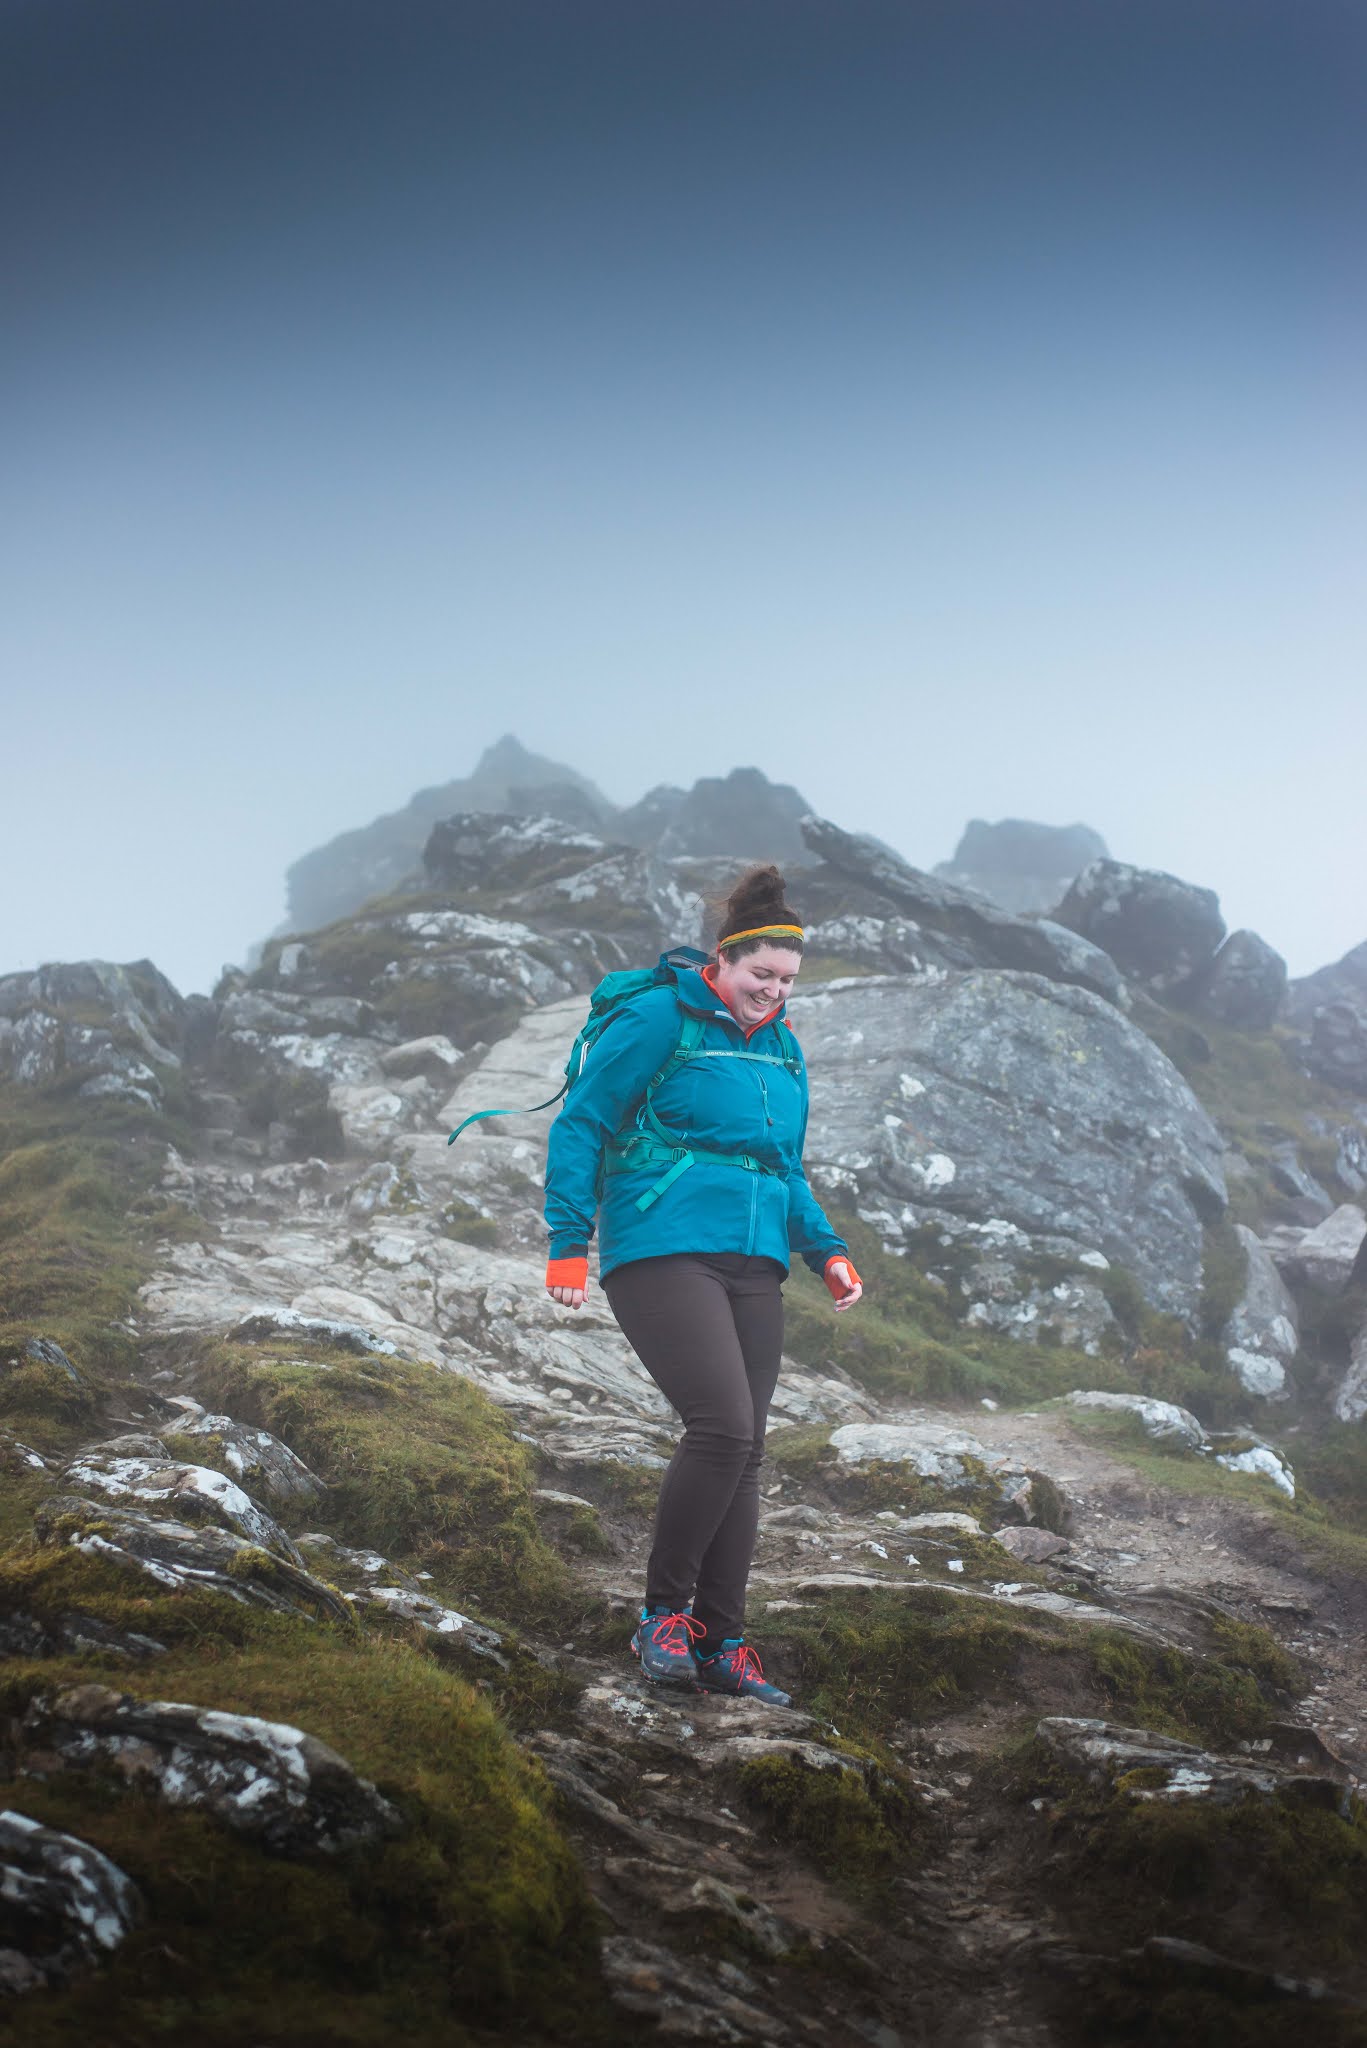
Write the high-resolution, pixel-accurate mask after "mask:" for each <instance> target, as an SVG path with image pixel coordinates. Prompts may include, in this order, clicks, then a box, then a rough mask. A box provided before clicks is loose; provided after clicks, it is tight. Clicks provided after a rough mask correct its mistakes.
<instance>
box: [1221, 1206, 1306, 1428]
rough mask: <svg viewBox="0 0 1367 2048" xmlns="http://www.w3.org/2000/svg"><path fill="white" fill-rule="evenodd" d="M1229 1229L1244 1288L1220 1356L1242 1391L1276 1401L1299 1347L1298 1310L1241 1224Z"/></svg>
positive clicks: (1227, 1326)
mask: <svg viewBox="0 0 1367 2048" xmlns="http://www.w3.org/2000/svg"><path fill="white" fill-rule="evenodd" d="M1234 1229H1235V1235H1236V1236H1237V1238H1238V1241H1239V1244H1240V1247H1241V1249H1242V1251H1243V1254H1244V1284H1243V1288H1242V1291H1241V1292H1240V1295H1239V1299H1238V1301H1237V1302H1236V1304H1235V1306H1234V1309H1233V1312H1232V1313H1231V1315H1230V1318H1229V1321H1228V1322H1227V1323H1226V1324H1225V1327H1224V1331H1223V1333H1222V1334H1223V1341H1224V1344H1225V1347H1226V1356H1227V1358H1228V1359H1229V1362H1230V1364H1231V1366H1232V1367H1233V1368H1234V1372H1235V1375H1236V1377H1237V1378H1238V1381H1239V1384H1240V1386H1242V1387H1243V1389H1244V1391H1245V1392H1246V1393H1249V1394H1258V1395H1261V1396H1262V1397H1263V1398H1264V1399H1266V1400H1271V1401H1275V1400H1281V1399H1282V1398H1283V1397H1284V1395H1285V1393H1286V1368H1287V1367H1288V1366H1289V1365H1290V1364H1291V1362H1292V1360H1293V1359H1294V1358H1295V1356H1296V1352H1297V1350H1298V1348H1299V1345H1300V1312H1299V1310H1298V1309H1297V1307H1296V1302H1295V1299H1294V1297H1293V1296H1292V1294H1291V1292H1290V1290H1289V1289H1288V1287H1287V1286H1286V1283H1285V1282H1284V1281H1283V1279H1282V1277H1281V1275H1280V1273H1278V1271H1277V1268H1276V1266H1275V1265H1274V1263H1273V1261H1272V1259H1271V1257H1270V1256H1269V1254H1268V1252H1267V1250H1266V1248H1265V1247H1264V1245H1263V1244H1262V1242H1261V1240H1260V1239H1259V1238H1257V1237H1255V1235H1254V1234H1253V1232H1252V1231H1251V1230H1249V1229H1248V1227H1247V1226H1246V1225H1245V1224H1242V1223H1237V1224H1235V1226H1234Z"/></svg>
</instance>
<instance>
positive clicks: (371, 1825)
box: [23, 1685, 402, 1856]
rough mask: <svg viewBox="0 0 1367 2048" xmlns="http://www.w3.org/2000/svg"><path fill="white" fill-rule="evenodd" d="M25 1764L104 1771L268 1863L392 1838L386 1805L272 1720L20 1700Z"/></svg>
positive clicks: (178, 1708)
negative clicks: (231, 1837) (224, 1832)
mask: <svg viewBox="0 0 1367 2048" xmlns="http://www.w3.org/2000/svg"><path fill="white" fill-rule="evenodd" d="M23 1740H24V1743H25V1747H26V1757H27V1761H26V1767H27V1769H29V1770H30V1771H33V1770H41V1771H44V1772H46V1771H47V1770H49V1769H51V1768H52V1767H53V1765H54V1764H56V1765H65V1766H67V1767H68V1768H75V1769H90V1768H92V1767H101V1766H102V1767H104V1769H105V1770H106V1771H107V1772H112V1773H113V1774H114V1775H115V1776H116V1777H118V1778H122V1779H123V1781H124V1782H125V1783H126V1784H128V1785H130V1786H136V1787H138V1788H140V1789H142V1790H144V1791H149V1792H151V1793H153V1794H154V1795H155V1796H156V1797H158V1798H160V1799H163V1800H165V1801H166V1803H167V1805H169V1806H193V1807H197V1808H200V1809H201V1810H203V1811H205V1812H207V1813H210V1814H212V1815H213V1817H214V1818H215V1819H216V1820H219V1821H221V1822H222V1823H223V1824H224V1825H225V1826H226V1827H229V1828H231V1829H232V1830H233V1831H234V1833H236V1834H241V1835H248V1836H250V1837H251V1838H252V1839H253V1840H254V1841H256V1842H258V1843H259V1844H260V1845H261V1847H262V1848H263V1849H267V1850H270V1851H271V1852H272V1853H273V1854H275V1855H278V1856H303V1855H308V1854H311V1853H315V1852H317V1851H322V1852H323V1853H325V1854H335V1853H336V1852H337V1851H338V1850H342V1849H353V1848H359V1847H363V1846H365V1845H366V1844H368V1843H373V1842H377V1841H380V1840H382V1839H383V1838H384V1837H386V1836H388V1835H394V1834H397V1833H398V1832H399V1830H400V1827H401V1826H402V1822H401V1820H400V1816H399V1814H398V1812H397V1811H396V1809H395V1808H394V1807H393V1806H391V1805H390V1803H389V1801H388V1800H387V1799H384V1798H382V1797H381V1796H380V1794H379V1793H378V1792H377V1791H376V1790H375V1787H374V1786H373V1785H372V1784H371V1783H370V1782H369V1780H368V1779H365V1778H361V1777H358V1776H357V1774H356V1773H355V1771H353V1770H352V1768H351V1766H350V1764H348V1763H347V1762H346V1760H345V1758H343V1757H340V1756H339V1755H338V1754H337V1752H336V1750H335V1749H330V1748H329V1747H328V1745H327V1744H326V1743H325V1742H319V1741H318V1739H317V1737H316V1736H313V1735H308V1734H306V1733H305V1732H304V1731H303V1730H302V1729H300V1728H294V1727H291V1726H289V1724H288V1723H286V1722H282V1721H262V1720H258V1719H257V1718H256V1717H255V1716H254V1715H251V1714H224V1713H219V1712H217V1711H216V1710H215V1709H213V1708H211V1707H196V1706H187V1705H183V1704H181V1703H180V1702H178V1701H171V1700H140V1699H134V1698H132V1697H131V1696H130V1695H129V1694H127V1693H118V1692H114V1691H112V1690H111V1689H110V1688H109V1687H108V1686H104V1685H81V1686H76V1687H74V1688H73V1689H72V1690H71V1691H69V1692H64V1693H59V1694H58V1695H57V1696H56V1697H55V1698H53V1699H46V1698H37V1699H34V1700H33V1701H31V1702H30V1705H29V1708H28V1711H27V1713H26V1714H25V1715H24V1721H23Z"/></svg>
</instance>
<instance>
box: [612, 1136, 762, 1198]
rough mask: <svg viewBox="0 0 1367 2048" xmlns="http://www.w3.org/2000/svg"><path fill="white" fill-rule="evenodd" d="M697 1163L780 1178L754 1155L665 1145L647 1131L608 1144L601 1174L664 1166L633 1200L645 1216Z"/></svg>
mask: <svg viewBox="0 0 1367 2048" xmlns="http://www.w3.org/2000/svg"><path fill="white" fill-rule="evenodd" d="M699 1159H701V1160H703V1161H704V1162H705V1163H707V1164H708V1165H711V1166H738V1167H740V1168H741V1169H742V1170H743V1171H744V1172H746V1173H767V1174H768V1175H770V1177H771V1178H772V1179H774V1180H781V1179H782V1178H783V1173H782V1169H781V1168H780V1167H777V1166H766V1164H765V1163H764V1161H763V1160H762V1159H756V1157H755V1155H754V1154H753V1152H713V1151H710V1150H709V1149H708V1147H707V1146H705V1145H668V1144H666V1143H665V1141H664V1140H663V1139H662V1138H656V1137H653V1136H652V1135H651V1134H650V1132H648V1131H633V1132H632V1133H631V1134H630V1135H629V1136H627V1137H623V1138H614V1139H612V1140H610V1141H609V1143H608V1144H607V1146H605V1147H604V1151H603V1172H604V1174H605V1175H608V1174H614V1173H641V1172H648V1171H649V1170H650V1168H652V1167H655V1166H663V1167H664V1168H665V1169H666V1170H665V1172H664V1173H663V1174H662V1175H661V1177H660V1179H659V1180H657V1181H656V1183H655V1185H654V1187H652V1188H647V1189H646V1191H645V1193H644V1194H643V1195H638V1196H637V1198H636V1207H637V1208H638V1209H639V1210H641V1211H642V1213H644V1212H645V1211H646V1210H647V1209H649V1208H652V1207H653V1206H654V1204H655V1203H656V1202H658V1201H659V1199H660V1197H661V1195H663V1194H666V1193H667V1192H668V1190H669V1189H670V1188H672V1187H673V1185H674V1183H675V1181H676V1180H678V1178H679V1177H680V1175H681V1174H685V1173H687V1171H688V1169H689V1167H690V1166H692V1165H693V1164H694V1163H695V1161H697V1160H699Z"/></svg>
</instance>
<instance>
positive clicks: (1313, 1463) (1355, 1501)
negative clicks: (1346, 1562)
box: [1296, 1422, 1367, 1537]
mask: <svg viewBox="0 0 1367 2048" xmlns="http://www.w3.org/2000/svg"><path fill="white" fill-rule="evenodd" d="M1296 1476H1297V1480H1298V1482H1299V1483H1300V1485H1301V1487H1302V1488H1303V1489H1309V1490H1310V1491H1311V1492H1312V1493H1313V1494H1314V1495H1315V1496H1316V1498H1317V1501H1318V1503H1319V1504H1321V1505H1322V1506H1323V1508H1324V1509H1325V1510H1327V1511H1328V1512H1329V1513H1330V1514H1331V1515H1332V1516H1333V1517H1334V1519H1335V1520H1336V1521H1337V1522H1338V1523H1339V1524H1340V1525H1341V1526H1346V1527H1347V1528H1348V1529H1350V1530H1352V1531H1354V1532H1355V1533H1357V1534H1360V1535H1362V1536H1364V1537H1367V1429H1364V1428H1363V1426H1362V1424H1361V1423H1359V1422H1340V1423H1333V1424H1330V1425H1329V1426H1328V1427H1326V1428H1325V1429H1324V1430H1323V1431H1322V1433H1321V1434H1320V1435H1319V1436H1318V1437H1315V1438H1312V1439H1310V1440H1309V1441H1308V1442H1306V1443H1304V1444H1298V1445H1297V1448H1296Z"/></svg>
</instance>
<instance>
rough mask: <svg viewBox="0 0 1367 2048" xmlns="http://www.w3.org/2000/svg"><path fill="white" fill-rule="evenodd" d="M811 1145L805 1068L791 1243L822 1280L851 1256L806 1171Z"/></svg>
mask: <svg viewBox="0 0 1367 2048" xmlns="http://www.w3.org/2000/svg"><path fill="white" fill-rule="evenodd" d="M806 1143H807V1068H806V1064H805V1062H804V1064H803V1068H802V1128H801V1130H800V1131H799V1133H798V1142H797V1163H796V1164H795V1165H794V1166H791V1167H789V1169H788V1243H789V1246H790V1247H791V1249H792V1250H793V1251H795V1252H797V1253H798V1255H799V1256H800V1258H801V1259H802V1260H803V1262H804V1264H806V1265H808V1266H810V1267H811V1269H812V1271H813V1272H814V1273H815V1274H816V1275H817V1276H818V1277H820V1276H821V1275H822V1274H824V1272H825V1270H826V1261H827V1260H828V1259H831V1258H834V1257H835V1256H836V1255H837V1254H838V1253H841V1252H843V1253H845V1254H846V1255H847V1256H848V1254H849V1249H850V1248H849V1246H848V1245H847V1244H846V1242H845V1240H844V1238H843V1237H837V1236H836V1234H835V1232H834V1231H833V1230H832V1228H831V1226H830V1223H829V1222H828V1220H827V1217H826V1212H825V1210H824V1209H823V1208H822V1206H821V1204H820V1202H818V1200H817V1199H816V1196H815V1195H814V1194H813V1193H812V1191H811V1188H810V1187H809V1186H808V1185H807V1176H806V1174H805V1173H804V1172H803V1170H802V1154H803V1151H804V1149H805V1147H806Z"/></svg>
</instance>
